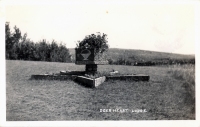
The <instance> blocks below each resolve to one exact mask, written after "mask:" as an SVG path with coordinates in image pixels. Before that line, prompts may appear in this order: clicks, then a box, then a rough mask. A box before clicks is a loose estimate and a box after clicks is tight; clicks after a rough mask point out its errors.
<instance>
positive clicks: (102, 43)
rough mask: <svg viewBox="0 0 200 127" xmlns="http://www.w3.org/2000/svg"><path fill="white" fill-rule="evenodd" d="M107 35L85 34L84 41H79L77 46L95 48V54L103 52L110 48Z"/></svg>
mask: <svg viewBox="0 0 200 127" xmlns="http://www.w3.org/2000/svg"><path fill="white" fill-rule="evenodd" d="M108 47H109V45H108V41H107V35H106V34H104V33H103V35H102V36H101V33H98V34H97V35H95V34H91V35H87V36H85V38H84V39H83V40H82V41H78V43H77V44H76V48H94V49H95V54H98V53H103V52H105V51H107V50H108Z"/></svg>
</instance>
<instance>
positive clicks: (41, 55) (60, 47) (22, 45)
mask: <svg viewBox="0 0 200 127" xmlns="http://www.w3.org/2000/svg"><path fill="white" fill-rule="evenodd" d="M5 43H6V59H8V60H30V61H49V62H71V55H70V53H69V50H68V49H67V48H66V46H65V45H64V44H62V43H60V44H58V43H57V42H56V41H55V40H52V42H51V43H49V42H47V41H46V40H45V39H43V40H41V41H38V42H33V41H31V40H30V39H29V38H27V33H25V34H24V35H23V36H22V34H21V31H20V29H19V28H17V27H16V26H15V27H14V32H12V31H11V30H10V26H9V22H6V24H5Z"/></svg>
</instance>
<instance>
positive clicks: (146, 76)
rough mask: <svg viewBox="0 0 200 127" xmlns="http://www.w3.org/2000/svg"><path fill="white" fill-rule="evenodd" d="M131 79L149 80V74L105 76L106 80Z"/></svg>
mask: <svg viewBox="0 0 200 127" xmlns="http://www.w3.org/2000/svg"><path fill="white" fill-rule="evenodd" d="M110 79H112V80H133V81H149V79H150V76H149V75H143V74H138V75H113V76H106V80H110Z"/></svg>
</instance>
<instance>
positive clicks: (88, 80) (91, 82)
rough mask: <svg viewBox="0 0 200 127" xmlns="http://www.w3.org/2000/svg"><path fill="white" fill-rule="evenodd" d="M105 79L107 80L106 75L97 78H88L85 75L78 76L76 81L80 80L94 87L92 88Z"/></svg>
mask: <svg viewBox="0 0 200 127" xmlns="http://www.w3.org/2000/svg"><path fill="white" fill-rule="evenodd" d="M105 80H106V77H105V76H103V77H99V78H95V79H92V78H88V77H85V76H77V77H76V81H77V82H80V83H81V84H83V85H85V86H87V87H92V88H95V87H98V86H99V85H101V84H102V83H103V82H104V81H105Z"/></svg>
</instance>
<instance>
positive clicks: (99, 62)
mask: <svg viewBox="0 0 200 127" xmlns="http://www.w3.org/2000/svg"><path fill="white" fill-rule="evenodd" d="M75 64H77V65H86V64H99V65H104V64H108V61H75Z"/></svg>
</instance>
